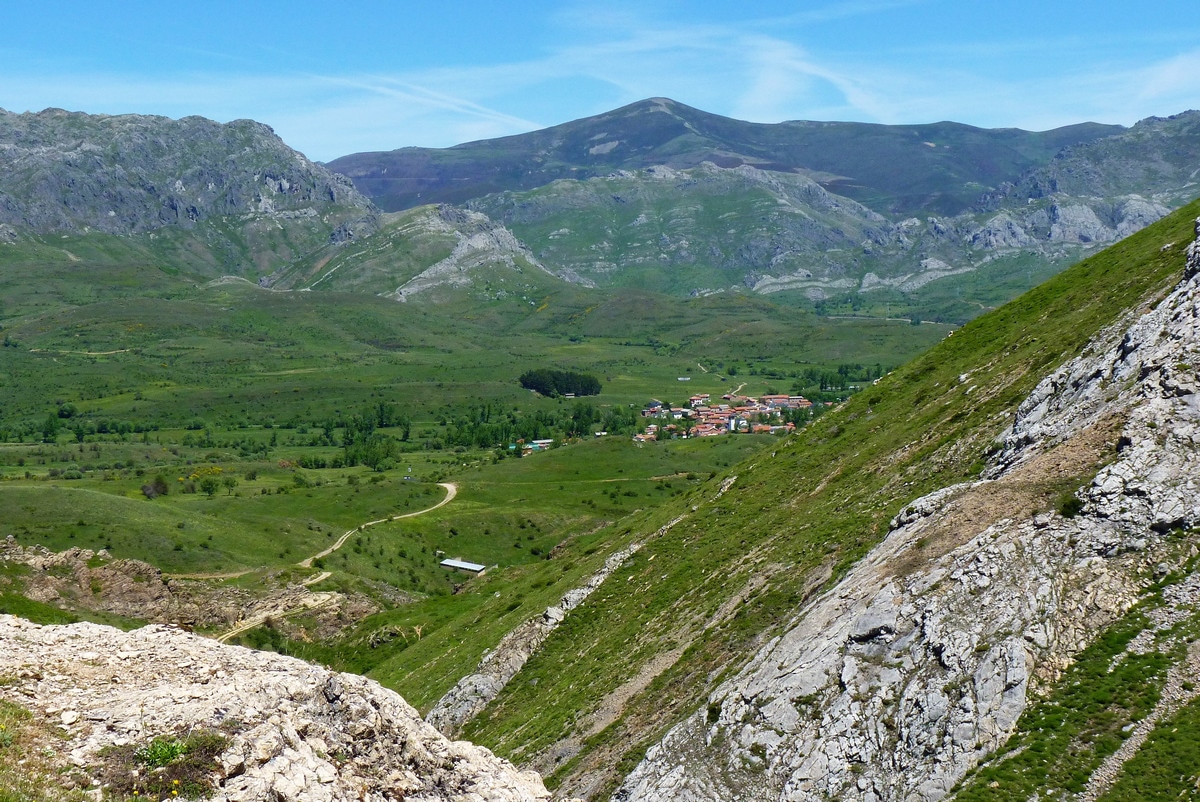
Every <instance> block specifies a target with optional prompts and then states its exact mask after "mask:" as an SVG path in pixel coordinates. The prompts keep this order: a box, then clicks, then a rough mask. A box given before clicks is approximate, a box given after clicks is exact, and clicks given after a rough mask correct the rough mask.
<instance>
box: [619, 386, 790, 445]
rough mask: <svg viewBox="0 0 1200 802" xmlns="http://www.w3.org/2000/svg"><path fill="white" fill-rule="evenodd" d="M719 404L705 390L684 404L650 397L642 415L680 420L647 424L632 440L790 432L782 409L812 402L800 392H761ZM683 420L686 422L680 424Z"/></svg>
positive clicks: (725, 399) (727, 398) (729, 397)
mask: <svg viewBox="0 0 1200 802" xmlns="http://www.w3.org/2000/svg"><path fill="white" fill-rule="evenodd" d="M721 401H722V402H723V403H717V404H714V403H712V399H711V398H710V396H709V394H708V393H700V394H699V395H694V396H692V397H691V398H689V399H688V404H687V406H685V407H671V406H667V405H666V404H663V402H661V401H658V400H651V402H650V403H649V404H647V405H646V406H645V408H643V409H642V416H643V417H646V418H664V419H670V420H671V421H680V423H663V424H658V423H651V424H649V425H647V426H646V431H645V432H643V433H642V434H636V435H634V437H633V439H634V442H638V443H645V442H647V441H650V440H658V439H659V438H660V437H677V436H681V435H685V436H687V437H716V436H718V435H722V434H730V433H737V432H747V433H750V434H778V433H780V432H791V431H792V430H794V429H795V428H796V426H795V424H793V423H791V422H790V421H789V422H786V423H785V422H783V411H784V410H788V409H811V408H812V405H813V402H812V401H809V400H808V399H807V398H805V397H804V396H802V395H764V396H761V397H759V398H751V397H750V396H747V395H723V396H721ZM684 421H687V423H683V422H684Z"/></svg>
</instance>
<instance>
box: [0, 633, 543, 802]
mask: <svg viewBox="0 0 1200 802" xmlns="http://www.w3.org/2000/svg"><path fill="white" fill-rule="evenodd" d="M0 680H2V681H0V699H5V700H6V701H8V702H11V703H13V704H16V705H19V706H20V707H22V708H25V709H27V710H29V711H30V712H31V713H33V715H34V716H35V717H37V718H41V719H43V720H45V721H46V722H48V723H49V724H51V725H53V726H56V727H58V728H59V729H60V730H61V731H62V733H63V734H64V737H63V738H62V739H61V740H59V739H55V740H54V741H53V743H52V744H51V746H52V747H53V748H54V749H55V750H56V751H58V752H59V753H60V756H61V758H62V764H63V765H64V766H73V767H75V768H76V771H75V773H74V776H75V777H76V778H87V779H84V780H83V784H84V785H86V784H87V782H89V781H90V782H92V783H93V785H94V786H96V787H97V788H98V787H99V784H100V783H101V782H113V773H112V772H113V766H112V765H111V764H112V761H113V757H112V756H113V755H114V754H119V753H121V750H125V752H124V753H125V754H131V753H132V752H133V750H134V749H140V750H142V751H141V752H140V753H139V754H146V751H147V748H148V747H150V746H152V745H153V744H155V743H156V739H157V742H158V743H170V742H178V741H179V740H181V739H185V738H187V737H189V736H190V735H192V734H194V733H197V732H210V733H212V734H213V735H214V736H220V741H219V742H220V743H221V746H222V749H221V751H220V752H219V753H218V754H217V755H216V756H215V758H214V759H213V762H212V768H211V777H210V778H209V779H210V781H211V787H212V796H211V798H212V799H216V800H238V801H239V802H242V801H244V800H257V799H270V800H280V801H281V802H282V801H283V800H297V801H298V802H299V801H303V802H310V801H311V802H336V801H337V800H369V801H371V802H374V801H376V800H380V801H381V800H400V799H403V800H408V801H409V802H417V801H418V800H421V801H422V802H424V801H429V802H432V800H462V801H463V802H468V801H470V802H476V801H480V802H482V800H488V802H493V800H494V801H495V802H510V801H511V802H517V801H518V800H520V801H521V802H525V800H548V799H549V798H550V794H549V792H547V791H546V788H545V786H544V785H543V784H542V781H541V778H540V777H539V776H538V775H537V774H536V773H534V772H522V771H518V770H517V769H516V768H514V767H513V766H512V764H510V763H508V762H507V761H505V760H502V759H500V758H497V757H496V756H495V755H493V754H492V753H491V752H489V751H488V750H487V749H484V748H482V747H478V746H475V745H473V744H471V743H468V742H466V741H449V740H447V739H446V738H445V737H443V736H442V735H441V734H440V733H438V732H437V730H435V729H434V728H433V727H431V726H430V725H428V724H426V723H425V722H423V721H422V720H421V717H420V716H419V715H418V713H417V711H416V710H415V709H414V708H413V707H412V706H410V705H409V704H408V703H407V702H405V701H404V699H402V698H401V697H400V696H399V695H397V694H395V693H393V692H392V691H389V690H387V689H386V688H383V687H381V686H380V685H379V684H378V683H376V682H374V681H372V680H368V679H365V678H363V677H359V676H355V675H352V674H340V673H337V672H333V671H330V670H328V669H325V668H321V667H319V666H314V665H310V664H308V663H305V662H303V661H301V660H296V659H294V658H290V657H283V656H281V655H276V654H270V653H265V652H256V651H253V650H251V649H244V648H241V647H237V646H225V645H222V644H219V643H216V642H215V641H212V640H208V639H206V638H202V637H199V636H196V635H191V634H189V633H187V632H185V631H183V630H180V629H178V628H175V627H167V626H148V627H145V628H143V629H139V630H136V631H133V632H122V631H120V630H117V629H113V628H111V627H104V626H99V625H95V624H72V625H70V626H45V627H43V626H38V625H36V624H32V623H29V622H28V621H25V620H23V619H20V618H16V617H14V616H9V615H0ZM134 763H136V761H135V762H134ZM123 770H125V771H127V772H128V773H132V772H134V771H138V772H141V773H142V774H143V775H144V776H145V777H146V778H147V779H151V778H152V775H153V772H154V768H153V766H150V765H140V766H133V767H132V768H130V769H123ZM160 770H161V769H160ZM63 776H64V777H66V776H69V775H68V774H64V775H63ZM64 782H67V781H66V780H64ZM73 782H79V780H78V779H77V780H75V781H73ZM118 782H119V780H118ZM100 796H101V794H99V793H98V794H97V797H100ZM103 798H108V795H103Z"/></svg>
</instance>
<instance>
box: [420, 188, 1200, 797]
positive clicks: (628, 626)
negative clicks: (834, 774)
mask: <svg viewBox="0 0 1200 802" xmlns="http://www.w3.org/2000/svg"><path fill="white" fill-rule="evenodd" d="M1197 214H1200V203H1194V204H1192V205H1190V206H1188V207H1186V208H1185V209H1183V210H1181V211H1180V212H1178V213H1176V214H1174V215H1172V216H1171V217H1169V218H1168V219H1166V220H1164V221H1162V222H1161V223H1159V224H1156V225H1154V226H1152V227H1150V228H1148V229H1146V230H1144V231H1143V232H1141V233H1139V234H1137V235H1134V236H1133V237H1131V238H1129V239H1128V240H1126V241H1124V242H1122V243H1120V244H1119V245H1117V246H1115V247H1114V248H1111V249H1109V250H1107V251H1105V252H1103V253H1101V254H1099V255H1097V256H1095V257H1092V258H1091V259H1089V260H1087V261H1085V262H1083V263H1081V264H1079V265H1078V266H1076V267H1074V268H1072V269H1070V270H1068V271H1066V272H1065V273H1063V274H1062V275H1060V276H1059V277H1057V278H1055V279H1053V280H1051V281H1050V282H1048V283H1046V284H1045V285H1042V286H1041V287H1039V288H1037V289H1035V290H1033V291H1031V292H1029V293H1027V294H1026V295H1024V296H1022V297H1021V298H1019V299H1017V300H1016V301H1014V302H1012V303H1010V304H1008V305H1006V306H1004V307H1003V308H1001V309H1000V310H997V311H996V312H993V313H991V314H988V315H986V316H984V317H982V318H980V319H978V320H976V321H974V322H972V323H971V324H969V325H967V326H966V327H964V328H963V329H962V330H960V331H957V332H955V333H954V335H953V336H952V337H949V338H947V339H946V340H945V341H944V342H943V343H941V344H940V345H939V346H938V347H936V348H934V349H933V350H932V351H931V352H929V353H928V354H926V355H925V356H923V357H921V358H919V359H917V360H916V361H914V362H912V363H910V364H909V365H907V366H905V367H904V368H902V369H900V370H897V371H896V372H895V373H894V374H892V375H891V376H889V377H887V378H886V379H884V380H883V381H881V382H880V383H879V384H878V385H877V386H875V387H872V388H870V389H869V390H867V391H865V392H863V393H861V394H860V395H858V396H856V397H854V398H853V399H852V400H850V401H848V402H847V403H846V404H845V405H844V407H843V408H842V409H840V410H838V411H837V412H836V413H834V414H831V415H827V416H825V417H824V418H822V419H821V420H820V421H819V422H818V423H817V424H815V425H814V426H812V427H810V428H809V429H806V430H804V431H803V432H802V433H800V434H798V435H797V436H795V437H794V438H793V439H792V440H791V441H790V442H788V443H787V444H786V445H784V446H781V447H780V448H778V449H776V450H774V451H773V452H772V453H771V455H770V456H769V457H768V456H767V455H763V456H762V457H760V458H759V459H757V460H754V461H752V462H750V463H748V464H743V465H741V466H738V467H737V468H735V469H734V470H733V471H732V475H731V476H729V477H725V478H723V479H722V478H715V479H714V480H712V481H711V482H710V483H709V484H708V485H707V486H706V487H704V488H701V489H700V490H698V491H696V492H694V493H692V494H690V495H689V497H688V498H687V499H686V500H683V501H681V502H680V503H679V504H676V505H667V506H666V507H664V508H661V509H659V510H656V511H654V512H653V513H650V514H648V515H646V516H644V517H642V518H638V519H633V520H630V521H625V522H623V523H622V527H621V530H620V531H619V532H617V533H614V535H613V541H612V542H613V546H612V547H613V548H619V547H621V546H622V545H624V544H626V543H630V542H635V541H642V542H644V543H645V546H644V547H643V548H642V550H641V551H640V552H638V554H637V555H636V556H635V557H634V558H633V559H632V560H631V561H630V562H629V563H628V564H627V565H626V566H624V567H623V568H621V569H620V570H619V571H618V572H617V573H616V574H615V575H614V576H612V577H611V578H610V579H609V580H608V582H609V583H610V584H606V585H605V586H604V587H603V588H602V589H601V591H600V592H598V593H597V594H595V595H593V596H592V597H591V598H590V599H589V600H588V601H587V602H585V603H584V605H582V606H581V607H580V608H578V609H576V610H575V611H574V612H573V613H572V615H571V616H569V617H568V619H567V620H566V622H564V624H563V625H562V627H560V628H559V629H558V630H556V632H555V633H554V634H553V635H552V636H551V638H550V640H549V641H548V642H547V643H546V646H545V648H544V649H543V650H542V651H541V652H540V653H539V654H537V655H536V656H535V657H534V658H533V659H531V660H530V661H529V662H528V663H527V664H526V665H525V667H524V669H523V670H522V672H521V673H519V674H518V675H517V676H516V678H515V679H514V680H513V681H512V682H511V683H510V684H509V685H508V686H507V687H506V688H505V690H504V691H503V692H502V694H501V696H500V697H499V698H498V699H497V700H496V702H495V703H493V704H492V705H491V706H490V707H489V708H488V709H487V710H485V712H484V713H483V715H481V716H480V717H479V718H477V719H476V720H474V721H473V722H472V723H470V724H469V725H468V726H467V728H466V730H465V734H466V735H467V736H468V737H470V738H472V739H473V740H477V741H479V742H482V743H484V744H486V745H488V746H491V747H493V748H495V749H496V750H497V751H499V752H500V753H502V754H506V755H509V756H511V757H513V758H514V759H516V760H519V761H522V762H524V763H527V764H530V765H532V766H534V767H536V768H539V769H541V770H543V771H544V772H546V773H547V774H549V775H550V777H551V780H552V781H553V782H556V783H559V784H561V785H562V786H563V790H565V791H569V792H575V793H587V794H588V795H589V796H594V797H599V796H600V795H601V792H602V791H603V790H604V789H606V788H611V787H612V784H613V783H614V782H615V780H616V779H617V778H618V777H619V776H620V775H621V774H623V773H624V771H626V770H628V769H629V768H630V767H631V766H632V764H633V763H635V762H636V761H637V760H639V759H640V756H641V754H642V753H643V752H644V750H645V748H646V747H647V746H648V745H649V744H650V743H652V742H653V741H654V740H655V739H656V737H657V736H658V735H660V734H661V733H662V731H663V730H664V729H665V728H666V727H667V726H668V725H670V724H671V723H673V722H674V721H676V720H678V718H680V717H681V716H682V715H684V714H686V713H690V712H691V711H692V710H694V709H695V707H696V706H697V704H699V700H700V699H701V698H703V695H704V693H705V692H706V691H707V690H708V689H711V688H712V687H713V686H714V684H715V683H716V682H717V681H718V680H719V679H720V678H721V677H723V676H725V675H727V673H728V672H729V671H730V670H732V669H733V668H735V667H737V666H738V665H739V663H740V662H741V661H742V660H744V659H745V658H746V656H747V655H748V654H750V653H751V652H752V651H753V650H754V648H755V646H756V645H758V644H761V643H762V642H763V641H764V640H765V639H766V638H768V637H770V636H771V635H772V634H773V633H774V632H775V631H776V627H778V625H779V624H780V623H781V621H782V620H783V619H785V618H786V617H787V616H788V615H789V614H790V613H791V612H792V611H794V610H795V609H796V608H797V607H798V606H799V605H800V604H802V603H803V601H804V600H805V599H806V598H808V597H809V596H811V594H812V593H813V592H815V591H816V590H817V589H819V588H821V587H823V586H824V585H825V583H826V582H827V581H828V580H829V578H830V577H831V576H836V575H838V574H839V573H840V572H841V571H843V570H844V569H845V567H846V566H848V565H849V564H851V563H852V562H853V561H854V560H856V559H857V558H858V557H860V556H861V555H862V554H864V553H865V551H866V550H867V549H869V548H870V547H871V545H873V544H874V543H875V542H877V541H878V539H879V538H880V537H882V536H883V534H884V533H885V532H886V531H887V525H888V521H889V520H890V518H891V517H892V516H893V515H894V514H895V513H896V512H897V511H898V510H899V509H900V508H901V507H902V506H903V505H904V504H906V503H908V502H909V501H911V500H913V499H915V498H917V497H919V496H921V495H923V494H925V493H928V492H930V491H932V490H934V489H937V488H940V487H944V486H946V485H949V484H951V483H953V482H955V481H960V480H962V479H965V478H970V477H972V476H974V475H975V474H976V473H977V471H978V470H979V467H980V464H981V461H982V457H983V456H984V454H985V452H986V451H987V450H988V449H989V448H990V447H991V443H992V440H993V438H994V437H995V436H996V435H997V434H998V433H999V432H1001V431H1002V430H1003V429H1004V428H1005V427H1006V425H1007V424H1008V423H1010V422H1011V419H1012V412H1013V409H1014V407H1015V405H1016V404H1017V403H1018V402H1019V401H1020V400H1021V399H1023V398H1024V397H1025V395H1026V394H1027V393H1028V392H1029V391H1030V390H1031V389H1032V387H1033V386H1034V385H1035V383H1036V382H1037V381H1038V380H1039V379H1040V378H1041V376H1042V374H1043V373H1044V371H1045V370H1046V369H1048V368H1050V367H1053V366H1055V365H1057V364H1059V363H1060V362H1061V361H1063V360H1064V359H1066V358H1068V357H1070V356H1071V355H1073V354H1074V353H1076V352H1077V351H1078V350H1079V349H1080V348H1081V347H1082V346H1083V344H1084V343H1085V342H1086V341H1087V340H1088V338H1089V337H1091V336H1092V335H1093V334H1094V333H1095V332H1096V331H1097V330H1099V329H1100V328H1102V327H1104V326H1106V325H1108V324H1110V323H1112V322H1113V321H1114V320H1116V319H1117V318H1118V317H1119V316H1120V315H1122V314H1123V313H1124V312H1125V311H1126V310H1129V309H1131V308H1133V307H1136V306H1137V305H1139V304H1140V303H1143V302H1145V301H1147V300H1148V299H1151V298H1153V297H1155V296H1157V295H1159V294H1161V293H1162V292H1163V291H1164V290H1165V288H1166V287H1167V286H1168V285H1169V284H1170V283H1171V282H1172V281H1173V279H1174V278H1175V277H1176V275H1177V273H1178V270H1179V258H1180V256H1179V252H1178V249H1176V248H1173V247H1167V246H1169V245H1170V244H1171V243H1181V242H1187V241H1189V240H1190V238H1191V228H1192V220H1193V219H1194V218H1195V217H1196V216H1197ZM963 376H969V377H970V382H969V383H967V382H964V381H963V380H962V378H961V377H963ZM1057 492H1058V491H1057V490H1056V489H1055V488H1051V487H1047V488H1045V494H1044V496H1043V497H1042V503H1044V504H1045V505H1046V508H1049V507H1050V505H1052V504H1053V503H1054V498H1055V494H1056V493H1057ZM401 690H403V687H401Z"/></svg>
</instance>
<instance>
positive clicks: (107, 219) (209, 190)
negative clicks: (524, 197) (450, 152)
mask: <svg viewBox="0 0 1200 802" xmlns="http://www.w3.org/2000/svg"><path fill="white" fill-rule="evenodd" d="M0 171H3V173H4V176H5V179H4V186H3V187H2V188H0V223H4V224H9V225H11V226H13V227H16V228H19V229H27V230H32V231H38V232H46V231H56V232H80V231H86V230H96V231H103V232H106V233H110V234H130V233H139V232H145V231H151V230H154V229H156V228H161V227H163V226H183V227H192V226H194V225H195V224H196V223H198V222H200V221H202V220H205V219H208V218H212V217H219V216H228V215H266V216H274V217H278V218H280V219H297V218H299V219H303V218H309V217H312V218H317V217H322V216H325V215H328V214H329V213H330V212H331V211H333V210H335V209H336V210H337V214H336V215H335V217H336V218H337V219H329V220H326V221H325V222H326V223H327V224H329V229H330V232H329V235H330V236H331V237H332V238H334V239H337V238H339V237H345V236H347V235H349V234H350V233H352V232H354V231H355V230H364V231H365V230H367V229H369V228H370V227H371V226H372V225H373V224H374V218H375V217H376V212H375V210H374V207H373V206H372V205H371V203H370V202H369V201H368V200H367V199H366V198H364V197H363V196H362V195H360V194H359V193H358V192H357V191H356V190H355V189H354V187H353V185H352V184H351V183H350V181H349V180H348V179H346V178H344V177H343V176H340V175H337V174H336V173H332V172H330V171H329V170H327V169H325V168H324V167H322V166H320V165H317V164H314V163H313V162H310V161H309V160H308V159H306V158H305V157H304V156H303V155H302V154H300V153H297V152H296V151H294V150H292V149H291V148H289V147H287V146H286V145H284V144H283V142H282V141H281V140H280V139H279V137H277V136H276V135H275V133H274V131H272V130H271V129H270V128H268V127H267V126H265V125H263V124H262V123H257V122H253V121H251V120H236V121H234V122H231V123H228V124H225V125H222V124H220V123H216V122H213V121H211V120H206V119H204V118H201V117H185V118H183V119H181V120H171V119H168V118H165V117H152V116H145V115H120V116H105V115H89V114H81V113H72V112H67V111H63V110H61V109H47V110H45V111H42V112H38V113H36V114H34V113H26V114H13V113H11V112H7V111H2V110H0Z"/></svg>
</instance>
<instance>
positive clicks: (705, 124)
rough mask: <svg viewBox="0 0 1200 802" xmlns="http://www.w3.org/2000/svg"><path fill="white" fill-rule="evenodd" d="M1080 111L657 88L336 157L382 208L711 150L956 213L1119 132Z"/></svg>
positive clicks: (890, 204)
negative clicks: (800, 107) (622, 101)
mask: <svg viewBox="0 0 1200 802" xmlns="http://www.w3.org/2000/svg"><path fill="white" fill-rule="evenodd" d="M1124 130H1125V129H1123V128H1121V127H1120V126H1112V125H1099V124H1096V123H1083V124H1080V125H1072V126H1068V127H1066V128H1059V129H1056V130H1054V131H1047V132H1044V133H1031V132H1028V131H1020V130H1017V129H1015V128H1006V129H999V130H985V129H980V128H972V127H970V126H967V125H960V124H958V123H935V124H932V125H907V126H899V125H869V124H865V123H843V122H804V121H794V122H784V123H778V124H775V125H764V124H761V123H748V122H742V121H741V120H734V119H730V118H728V117H721V116H718V115H716V114H708V113H707V112H703V111H700V110H699V109H694V108H691V107H689V106H685V105H683V104H682V103H676V102H675V101H673V100H668V99H666V98H652V99H650V100H643V101H641V102H639V103H634V104H632V105H629V106H625V107H623V108H620V109H616V110H615V111H611V112H608V113H605V114H600V115H597V116H595V117H587V118H584V119H582V120H575V121H574V122H569V123H564V124H562V125H556V126H554V127H552V128H546V129H544V130H541V131H534V132H532V133H528V134H520V135H518V136H509V137H503V138H501V139H489V140H485V141H482V142H469V143H466V144H463V145H457V146H455V147H452V148H445V149H435V148H401V149H399V150H393V151H387V152H382V153H356V154H353V155H350V156H343V157H342V158H340V159H335V160H334V161H332V162H330V163H329V167H330V168H331V169H333V170H336V171H337V172H339V173H342V174H344V175H347V176H349V177H350V179H351V180H353V181H354V184H355V186H357V187H358V188H359V189H360V190H362V192H363V193H365V194H366V195H368V196H370V197H371V199H372V200H374V201H375V203H376V204H378V205H379V207H380V208H382V209H384V210H386V211H399V210H401V209H408V208H411V207H413V206H418V205H420V204H424V203H462V202H464V201H467V200H470V199H472V198H476V197H479V196H480V195H485V194H488V193H492V192H503V191H515V190H528V189H535V188H537V187H540V186H544V185H545V184H548V183H550V182H551V181H554V180H556V179H560V178H571V179H577V180H583V179H587V178H595V177H599V176H605V175H608V174H610V173H612V172H614V171H617V170H640V169H644V168H647V167H659V166H663V167H670V168H672V169H675V170H685V169H688V168H692V167H698V166H700V165H701V164H703V163H705V162H710V163H712V164H714V165H716V166H718V167H725V168H733V167H739V166H741V165H749V166H751V167H756V168H758V169H760V170H765V171H768V172H773V173H794V174H798V175H802V176H805V177H807V178H811V179H813V180H815V181H816V182H818V183H819V184H821V186H822V187H824V188H825V189H826V190H828V191H830V192H833V193H835V194H838V195H842V196H844V197H847V198H851V199H853V200H856V201H859V202H860V203H864V204H866V205H868V206H870V207H872V208H873V209H875V211H878V212H880V213H883V214H898V215H902V216H907V215H910V214H918V213H929V214H939V215H945V214H951V215H952V214H958V213H959V212H962V211H963V210H965V209H966V208H968V207H969V206H970V205H971V204H973V203H974V202H975V201H976V200H977V199H978V197H979V195H980V193H981V192H982V191H984V190H985V189H987V188H992V187H997V186H1000V185H1001V184H1002V183H1003V182H1005V181H1012V180H1015V179H1016V178H1017V177H1018V176H1021V175H1022V174H1023V173H1025V172H1026V171H1028V170H1031V169H1033V168H1035V167H1039V166H1042V165H1045V164H1046V163H1047V162H1049V161H1050V159H1051V158H1053V157H1054V155H1055V154H1057V153H1059V152H1060V151H1061V150H1062V149H1063V148H1066V147H1069V146H1072V145H1078V144H1080V143H1083V142H1091V141H1093V140H1096V139H1100V138H1103V137H1108V136H1113V135H1116V134H1119V133H1122V132H1123V131H1124Z"/></svg>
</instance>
